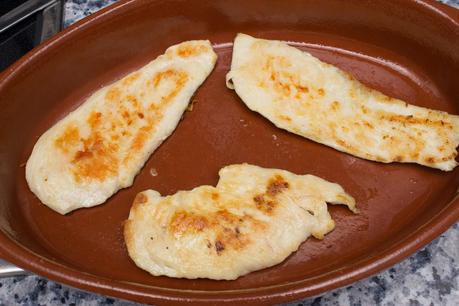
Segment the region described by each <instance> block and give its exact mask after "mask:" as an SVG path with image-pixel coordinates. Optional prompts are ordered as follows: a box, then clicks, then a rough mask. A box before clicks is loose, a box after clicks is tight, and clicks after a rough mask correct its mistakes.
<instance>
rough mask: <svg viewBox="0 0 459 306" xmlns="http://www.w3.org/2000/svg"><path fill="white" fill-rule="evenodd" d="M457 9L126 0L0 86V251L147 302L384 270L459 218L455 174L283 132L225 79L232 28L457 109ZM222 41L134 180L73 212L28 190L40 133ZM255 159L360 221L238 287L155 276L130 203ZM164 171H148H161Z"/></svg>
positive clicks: (264, 295)
mask: <svg viewBox="0 0 459 306" xmlns="http://www.w3.org/2000/svg"><path fill="white" fill-rule="evenodd" d="M458 22H459V13H458V12H457V11H455V10H454V9H452V8H448V7H446V6H443V5H441V4H437V3H436V2H434V1H427V2H420V1H398V0H392V1H360V0H352V1H341V0H336V1H304V0H298V1H274V0H273V1H265V0H260V1H243V0H240V1H225V0H219V1H215V0H211V1H210V0H209V1H121V2H119V3H117V4H115V5H113V6H111V7H109V8H108V9H104V10H102V11H100V12H99V13H97V14H95V15H93V16H91V17H89V18H86V19H85V20H84V21H82V22H79V23H77V24H76V25H74V26H72V27H70V28H68V29H67V30H65V31H64V32H62V33H61V34H59V35H58V36H56V37H55V38H53V39H52V40H50V41H48V42H47V43H45V44H43V45H41V46H40V47H38V48H37V49H35V50H33V51H32V52H31V53H29V54H28V55H26V56H25V57H24V58H22V59H21V60H20V61H19V62H18V63H16V64H15V65H13V66H12V67H10V68H9V69H8V70H7V71H5V72H4V73H3V76H2V78H1V80H0V107H1V112H0V126H1V127H0V162H1V168H0V171H1V177H0V179H1V181H0V229H1V231H0V252H1V254H0V256H1V257H3V258H5V259H7V260H8V261H11V262H13V263H14V264H16V265H18V266H20V267H23V268H25V269H27V270H30V271H32V272H35V273H37V274H40V275H43V276H46V277H49V278H50V279H53V280H56V281H59V282H62V283H65V284H68V285H71V286H75V287H78V288H82V289H86V290H91V291H95V292H98V293H102V294H107V295H112V296H117V297H121V298H125V299H131V300H135V301H139V302H145V303H155V304H172V303H175V302H178V301H180V302H189V303H194V304H203V303H224V302H227V303H233V304H234V303H236V302H237V303H243V304H250V303H252V304H255V303H258V304H259V303H280V302H284V301H288V300H294V299H300V298H304V297H308V296H312V295H317V294H320V293H322V292H324V291H327V290H331V289H334V288H337V287H340V286H344V285H347V284H350V283H352V282H354V281H356V280H358V279H361V278H364V277H367V276H369V275H371V274H374V273H376V272H378V271H380V270H382V269H384V268H387V267H389V266H391V265H393V264H395V263H396V262H398V261H400V260H402V259H403V258H404V257H406V256H408V255H409V254H411V253H413V252H414V251H415V250H417V249H418V248H420V247H421V246H423V245H425V244H426V243H428V242H429V241H431V240H432V239H433V238H435V237H436V236H438V235H439V234H440V233H442V232H443V231H445V230H446V229H447V228H448V227H449V226H450V225H452V224H453V223H454V222H455V221H457V220H458V219H459V201H458V200H457V199H456V194H457V190H458V186H459V172H458V171H459V170H458V169H459V168H458V169H456V170H454V171H452V172H448V173H446V172H442V171H439V170H434V169H429V168H426V167H422V166H418V165H414V164H398V163H394V164H380V163H376V162H371V161H366V160H362V159H359V158H355V157H353V156H350V155H347V154H343V153H340V152H338V151H336V150H333V149H331V148H328V147H326V146H323V145H319V144H317V143H314V142H312V141H309V140H306V139H303V138H301V137H298V136H295V135H293V134H290V133H288V132H286V131H283V130H280V129H277V128H276V127H274V125H273V124H271V123H270V122H269V121H268V120H266V119H264V118H263V117H261V116H259V115H257V114H256V113H254V112H251V111H250V110H249V109H248V108H247V107H245V105H244V104H243V103H242V102H241V100H240V99H239V98H238V97H237V95H236V94H235V92H234V91H232V90H229V89H227V88H226V86H225V74H226V73H227V71H228V70H229V65H230V62H231V50H232V47H231V44H229V43H230V42H232V41H233V39H234V37H235V35H236V33H238V32H244V33H247V34H251V35H254V36H256V37H261V38H270V39H280V40H285V41H291V42H296V43H293V45H295V46H297V47H299V48H300V49H303V50H307V51H309V52H311V53H312V54H313V55H315V56H317V57H319V58H320V59H322V60H323V61H326V62H329V63H331V64H334V65H337V66H338V67H340V68H342V69H344V70H346V71H349V72H351V73H352V74H353V75H354V76H355V77H356V78H358V79H359V80H361V81H362V82H364V83H365V84H367V85H369V86H371V87H373V88H375V89H378V90H380V91H382V92H384V93H386V94H388V95H391V96H393V97H397V98H401V99H404V100H406V101H407V102H409V103H411V104H415V105H420V106H425V107H430V108H434V109H438V110H443V111H448V112H450V113H453V114H459V104H458V102H459V86H458V83H457V82H458V81H457V76H458V75H459V52H458V50H459V24H458ZM190 39H210V40H211V41H212V43H213V44H214V45H215V50H216V52H217V53H218V56H219V58H218V63H217V65H216V67H215V70H214V71H213V73H212V74H211V75H210V76H209V78H208V79H207V80H206V82H205V83H204V84H203V85H202V87H201V88H200V89H199V90H198V91H197V93H196V95H195V97H194V98H193V100H194V108H193V110H192V111H188V112H186V113H185V115H184V118H183V120H182V121H181V122H180V124H179V125H178V127H177V129H176V131H175V132H174V133H173V134H172V136H171V137H170V138H169V139H167V141H165V142H164V144H163V145H162V146H161V147H160V148H159V149H158V150H157V151H156V152H155V153H154V154H153V155H152V156H151V158H150V159H149V161H148V163H147V164H146V165H145V167H144V168H143V169H142V171H141V172H140V174H139V175H138V176H137V178H136V179H135V182H134V185H133V186H132V187H131V188H127V189H124V190H122V191H120V192H118V193H117V194H116V195H114V196H113V197H112V198H110V199H109V200H108V201H107V202H106V203H105V204H104V205H100V206H97V207H94V208H91V209H81V210H78V211H75V212H73V213H70V214H69V215H67V216H61V215H59V214H57V213H55V212H53V211H52V210H50V209H49V208H47V207H45V206H44V205H42V204H40V202H39V201H38V199H37V198H36V197H35V196H34V195H33V194H32V193H31V192H30V190H29V188H28V187H27V184H26V181H25V178H24V164H25V162H26V161H27V158H28V156H29V154H30V152H31V150H32V147H33V145H34V144H35V142H36V140H37V139H38V137H39V136H40V135H41V134H42V133H43V132H44V131H46V130H47V129H48V128H49V127H50V126H51V125H52V124H54V123H55V122H56V121H57V120H58V119H60V118H62V117H63V116H64V115H65V114H67V113H68V112H69V111H70V110H72V109H74V108H75V107H77V106H78V105H79V104H80V103H82V102H83V101H84V99H85V97H88V95H90V93H92V92H93V91H95V90H96V89H98V88H100V87H101V86H103V85H106V84H109V83H111V82H113V81H115V80H116V79H118V78H120V77H121V76H122V75H124V74H126V73H128V72H130V71H132V70H134V69H136V68H139V67H140V66H142V65H143V64H145V63H147V62H148V61H150V60H152V59H154V58H155V57H156V56H158V55H159V54H162V53H163V52H164V50H165V49H166V48H167V47H168V46H170V45H172V44H176V43H179V42H182V41H185V40H190ZM241 162H248V163H252V164H256V165H260V166H264V167H274V168H281V169H286V170H289V171H292V172H295V173H298V174H304V173H310V174H314V175H317V176H320V177H322V178H324V179H326V180H329V181H333V182H337V183H339V184H341V185H342V186H343V187H344V188H345V189H346V190H347V191H348V192H349V193H350V194H351V195H353V196H354V197H355V198H356V200H357V203H358V206H359V208H360V211H361V212H360V214H358V215H353V214H352V213H350V212H349V211H347V210H346V209H344V208H343V207H336V206H335V207H330V211H331V214H332V216H333V218H334V219H335V221H336V228H335V230H334V231H333V232H331V233H330V234H329V235H327V236H326V237H325V239H324V240H322V241H319V240H316V239H313V238H309V239H308V240H307V241H306V242H305V243H303V244H302V245H301V247H300V249H299V250H298V251H297V252H295V253H294V254H292V255H291V256H290V257H288V258H287V260H285V261H284V262H282V263H281V264H279V265H277V266H274V267H271V268H268V269H264V270H261V271H258V272H254V273H250V274H248V275H246V276H244V277H241V278H239V279H237V280H235V281H212V280H205V279H199V280H186V279H174V278H168V277H154V276H151V275H149V274H148V273H147V272H145V271H143V270H141V269H139V268H137V267H136V266H135V265H134V263H133V262H132V261H131V260H130V259H129V257H128V254H127V251H126V248H125V246H124V240H123V236H122V224H123V220H125V219H126V218H127V217H128V213H129V209H130V207H131V203H132V201H133V198H134V196H135V195H136V194H137V193H138V192H139V191H142V190H144V189H148V188H153V189H156V190H158V191H159V192H161V194H163V195H165V194H172V193H175V192H176V191H177V190H184V189H191V188H194V187H196V186H199V185H202V184H215V183H216V182H217V179H218V177H217V172H218V170H219V169H220V168H221V167H223V166H225V165H228V164H233V163H241ZM152 168H154V169H156V171H157V173H158V175H157V176H152V175H151V174H150V173H151V171H150V170H151V169H152Z"/></svg>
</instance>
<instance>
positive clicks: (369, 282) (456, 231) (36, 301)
mask: <svg viewBox="0 0 459 306" xmlns="http://www.w3.org/2000/svg"><path fill="white" fill-rule="evenodd" d="M0 1H1V0H0ZM115 1H116V0H67V2H66V5H65V10H66V11H65V25H66V26H68V25H70V24H72V23H73V22H75V21H76V20H79V19H81V18H83V17H84V16H87V15H89V14H91V13H92V12H95V11H97V10H98V9H100V8H102V7H104V6H106V5H109V4H111V3H113V2H115ZM443 2H445V3H447V4H450V5H452V6H456V7H458V8H459V0H450V1H446V0H445V1H443ZM0 305H117V306H121V305H123V306H124V305H125V306H128V305H129V306H132V305H138V304H136V303H132V302H128V301H124V300H119V299H115V298H110V297H104V296H101V295H97V294H93V293H88V292H84V291H81V290H77V289H73V288H70V287H67V286H64V285H60V284H57V283H54V282H52V281H49V280H47V279H44V278H41V277H39V276H35V275H30V276H20V277H19V276H18V277H9V278H4V279H0ZM294 305H298V306H299V305H304V306H307V305H343V306H344V305H448V306H449V305H450V306H456V305H459V223H456V224H455V225H454V226H453V227H451V228H450V229H449V230H448V231H447V232H445V233H444V234H443V235H441V236H440V237H439V238H437V239H435V240H434V241H433V242H432V243H430V244H429V245H428V246H426V247H425V248H423V249H421V250H420V251H418V252H417V253H415V254H414V255H412V256H411V257H409V258H408V259H406V260H404V261H403V262H401V263H399V264H397V265H395V266H394V267H392V268H390V269H388V270H386V271H384V272H382V273H380V274H378V275H376V276H373V277H370V278H367V279H364V280H362V281H359V282H356V283H354V284H353V285H351V286H348V287H346V288H341V289H338V290H334V291H331V292H328V293H326V294H324V295H322V296H320V297H317V298H313V299H307V300H303V301H298V302H295V303H290V304H288V306H294Z"/></svg>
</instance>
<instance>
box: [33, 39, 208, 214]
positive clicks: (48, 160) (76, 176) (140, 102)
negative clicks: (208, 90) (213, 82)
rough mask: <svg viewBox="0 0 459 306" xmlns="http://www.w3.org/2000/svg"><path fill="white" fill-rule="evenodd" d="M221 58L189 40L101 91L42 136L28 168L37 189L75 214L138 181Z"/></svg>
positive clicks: (57, 206)
mask: <svg viewBox="0 0 459 306" xmlns="http://www.w3.org/2000/svg"><path fill="white" fill-rule="evenodd" d="M215 62H216V54H215V53H214V51H213V50H212V47H211V45H210V43H209V42H208V41H188V42H184V43H181V44H178V45H175V46H172V47H170V48H169V49H167V50H166V52H165V54H164V55H161V56H159V57H158V58H157V59H155V60H154V61H152V62H151V63H149V64H147V65H146V66H144V67H142V68H141V69H139V70H137V71H135V72H132V73H130V74H129V75H127V76H125V77H124V78H122V79H121V80H119V81H117V82H115V83H113V84H111V85H109V86H106V87H104V88H102V89H100V90H98V91H97V92H95V93H94V94H93V95H91V96H90V97H89V98H88V99H87V100H86V101H85V102H84V103H83V104H82V105H81V106H80V107H79V108H78V109H76V110H75V111H74V112H72V113H70V114H69V115H68V116H66V117H65V118H64V119H62V120H61V121H59V122H58V123H57V124H56V125H55V126H53V127H52V128H51V129H50V130H48V131H47V132H46V133H45V134H43V135H42V137H40V139H39V140H38V142H37V144H36V145H35V147H34V150H33V152H32V155H31V156H30V158H29V160H28V162H27V167H26V177H27V182H28V183H29V186H30V188H31V189H32V191H33V192H34V193H35V194H36V195H37V196H38V197H39V198H40V200H41V201H42V202H43V203H44V204H46V205H48V206H49V207H51V208H52V209H54V210H56V211H57V212H60V213H67V212H69V211H71V210H73V209H77V208H80V207H90V206H94V205H97V204H100V203H103V202H104V201H105V200H106V199H107V198H108V197H110V196H111V195H112V194H113V193H115V192H116V191H117V190H119V189H121V188H124V187H128V186H130V185H131V184H132V182H133V179H134V177H135V175H136V174H137V173H138V171H139V170H140V169H141V167H142V166H143V164H144V163H145V161H146V160H147V159H148V157H149V156H150V154H151V153H152V152H153V151H154V150H155V149H156V148H157V147H158V146H159V145H160V144H161V142H162V141H163V140H164V139H165V138H167V137H168V136H169V135H170V134H171V133H172V131H173V130H174V128H175V127H176V125H177V124H178V122H179V120H180V118H181V116H182V114H183V112H184V111H185V109H186V107H187V106H188V102H189V101H190V99H191V97H192V95H193V94H194V92H195V90H196V89H197V88H198V87H199V86H200V85H201V83H202V82H203V81H204V80H205V78H206V77H207V76H208V74H209V73H210V72H211V71H212V69H213V67H214V64H215Z"/></svg>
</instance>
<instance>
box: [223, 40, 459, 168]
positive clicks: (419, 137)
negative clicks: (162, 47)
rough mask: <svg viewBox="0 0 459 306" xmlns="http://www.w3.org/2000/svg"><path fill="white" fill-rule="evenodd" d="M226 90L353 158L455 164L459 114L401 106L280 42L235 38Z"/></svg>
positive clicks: (439, 165)
mask: <svg viewBox="0 0 459 306" xmlns="http://www.w3.org/2000/svg"><path fill="white" fill-rule="evenodd" d="M227 80H228V86H229V87H230V88H234V89H235V91H236V92H237V94H238V95H239V96H240V97H241V99H242V100H243V101H244V103H245V104H246V105H247V106H248V107H249V108H250V109H252V110H254V111H257V112H259V113H260V114H262V115H263V116H265V117H266V118H268V119H269V120H270V121H272V122H273V123H274V124H275V125H276V126H278V127H280V128H283V129H286V130H288V131H290V132H293V133H295V134H298V135H301V136H304V137H306V138H308V139H311V140H314V141H316V142H319V143H322V144H325V145H327V146H330V147H333V148H335V149H337V150H339V151H342V152H346V153H349V154H352V155H355V156H358V157H361V158H365V159H369V160H374V161H379V162H384V163H389V162H410V163H418V164H421V165H425V166H429V167H433V168H438V169H441V170H444V171H450V170H452V169H453V168H454V167H456V166H457V162H456V160H455V158H456V156H457V151H456V147H457V146H458V145H459V117H458V116H455V115H450V114H448V113H446V112H442V111H436V110H431V109H427V108H423V107H417V106H414V105H410V104H407V103H406V102H404V101H401V100H398V99H395V98H391V97H388V96H386V95H384V94H383V93H380V92H378V91H376V90H373V89H371V88H368V87H366V86H364V85H363V84H362V83H360V82H359V81H358V80H356V79H354V78H353V77H352V76H351V75H350V74H348V73H346V72H344V71H342V70H340V69H338V68H336V67H334V66H332V65H329V64H326V63H323V62H321V61H320V60H318V59H317V58H315V57H313V56H312V55H310V54H309V53H307V52H302V51H300V50H298V49H296V48H294V47H291V46H288V45H287V44H286V43H283V42H280V41H270V40H263V39H256V38H253V37H250V36H248V35H244V34H238V36H237V37H236V40H235V42H234V51H233V59H232V63H231V71H230V72H229V73H228V76H227Z"/></svg>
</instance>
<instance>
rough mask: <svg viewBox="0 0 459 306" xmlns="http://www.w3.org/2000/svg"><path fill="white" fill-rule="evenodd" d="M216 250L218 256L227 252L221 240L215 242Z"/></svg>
mask: <svg viewBox="0 0 459 306" xmlns="http://www.w3.org/2000/svg"><path fill="white" fill-rule="evenodd" d="M215 250H216V251H217V254H220V252H222V251H223V250H225V245H224V244H223V243H222V242H221V241H220V240H217V241H215Z"/></svg>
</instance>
